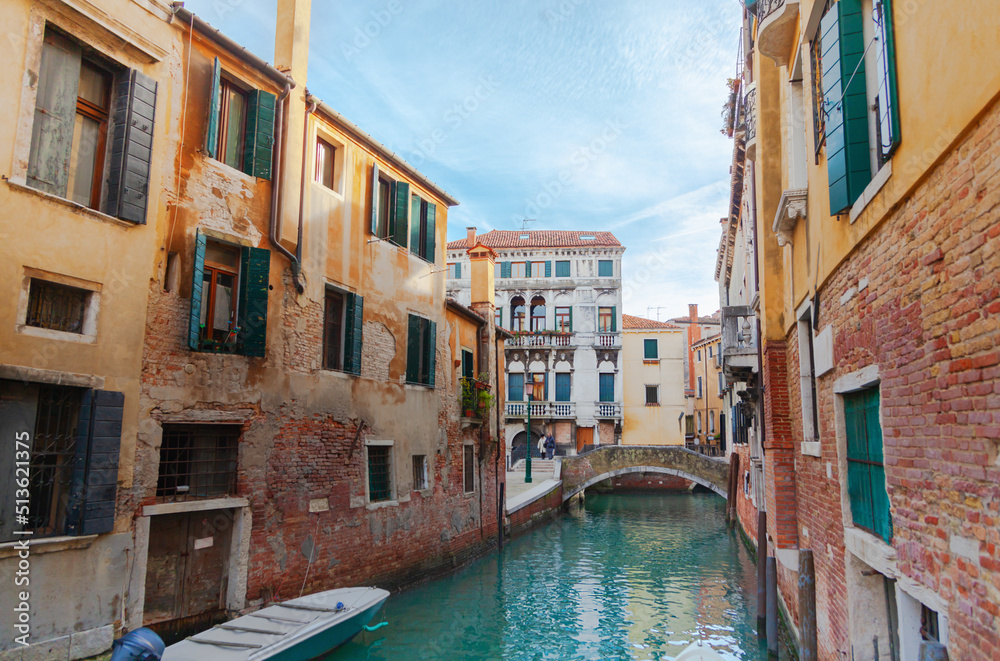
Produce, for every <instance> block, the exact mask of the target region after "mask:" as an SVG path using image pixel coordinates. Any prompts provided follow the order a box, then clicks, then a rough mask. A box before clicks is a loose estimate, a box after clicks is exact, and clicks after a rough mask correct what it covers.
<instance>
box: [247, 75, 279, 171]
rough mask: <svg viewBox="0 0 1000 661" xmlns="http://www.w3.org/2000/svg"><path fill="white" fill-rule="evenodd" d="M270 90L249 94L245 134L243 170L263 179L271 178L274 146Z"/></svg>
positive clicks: (272, 99)
mask: <svg viewBox="0 0 1000 661" xmlns="http://www.w3.org/2000/svg"><path fill="white" fill-rule="evenodd" d="M275 98H276V97H275V96H274V95H273V94H271V93H270V92H264V91H261V90H253V91H251V92H250V93H249V94H247V121H246V131H245V133H244V134H243V136H244V137H243V172H245V173H247V174H249V175H252V176H254V177H260V178H261V179H270V178H271V148H272V147H273V146H274V103H275Z"/></svg>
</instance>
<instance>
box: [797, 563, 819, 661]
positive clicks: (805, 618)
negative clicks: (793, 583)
mask: <svg viewBox="0 0 1000 661" xmlns="http://www.w3.org/2000/svg"><path fill="white" fill-rule="evenodd" d="M799 617H800V618H801V621H800V623H799V638H800V641H801V643H802V646H801V647H800V648H799V661H817V659H818V657H817V655H818V653H819V652H818V650H817V640H816V570H815V568H814V567H813V552H812V550H811V549H801V550H800V551H799Z"/></svg>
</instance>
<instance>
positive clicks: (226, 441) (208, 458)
mask: <svg viewBox="0 0 1000 661" xmlns="http://www.w3.org/2000/svg"><path fill="white" fill-rule="evenodd" d="M239 439H240V428H239V427H238V426H235V425H164V426H163V442H162V444H161V445H160V474H159V478H158V479H157V481H156V497H157V498H163V499H174V498H213V497H218V496H227V495H233V494H235V493H236V457H237V454H236V453H237V446H238V443H239Z"/></svg>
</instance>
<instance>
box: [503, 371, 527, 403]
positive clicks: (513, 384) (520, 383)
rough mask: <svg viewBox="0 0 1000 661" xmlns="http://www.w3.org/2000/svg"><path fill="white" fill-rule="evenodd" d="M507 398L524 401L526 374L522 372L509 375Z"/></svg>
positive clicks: (512, 400) (513, 400)
mask: <svg viewBox="0 0 1000 661" xmlns="http://www.w3.org/2000/svg"><path fill="white" fill-rule="evenodd" d="M507 399H508V400H509V401H511V402H523V401H524V374H522V373H521V372H515V373H513V374H508V375H507Z"/></svg>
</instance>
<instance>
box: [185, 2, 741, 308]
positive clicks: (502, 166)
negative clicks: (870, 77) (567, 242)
mask: <svg viewBox="0 0 1000 661" xmlns="http://www.w3.org/2000/svg"><path fill="white" fill-rule="evenodd" d="M276 4H277V0H189V1H188V2H187V3H186V6H187V8H188V9H190V10H191V11H193V12H195V13H196V14H198V15H199V16H201V17H202V18H204V19H205V20H206V21H208V22H209V23H211V24H212V25H214V26H215V27H217V28H220V29H221V30H222V31H223V32H224V33H225V34H226V35H228V36H229V37H232V38H233V39H235V40H236V41H238V42H239V43H241V44H244V45H246V46H247V48H248V49H249V50H251V51H253V52H254V53H256V54H258V55H259V56H261V57H263V58H264V59H266V60H268V61H273V59H274V55H273V54H274V16H275V10H276ZM740 6H741V5H740V2H739V0H698V1H696V2H693V1H691V0H684V1H681V0H610V1H609V0H504V1H502V2H501V1H500V0H492V1H487V0H474V1H469V0H465V1H461V0H419V1H418V0H371V1H365V2H362V1H354V0H352V1H346V0H337V1H333V2H330V1H326V2H324V1H323V0H314V1H313V7H312V27H311V45H310V61H309V80H308V87H309V90H310V91H311V92H312V93H314V94H315V95H317V96H319V97H320V98H322V99H323V100H324V101H326V102H327V103H328V104H329V105H331V106H332V107H333V108H336V109H337V110H338V111H340V112H341V113H343V114H344V115H345V116H346V117H348V118H350V119H351V120H352V121H353V122H355V123H356V124H357V125H358V126H360V127H361V128H362V129H364V130H365V131H367V132H369V133H370V134H371V135H373V136H374V137H375V138H376V139H377V140H379V141H380V142H382V143H383V144H385V145H386V146H388V147H389V148H390V149H392V150H393V151H395V152H396V153H397V154H400V155H401V156H402V157H403V158H405V159H406V160H408V161H409V162H410V163H412V164H413V165H415V166H416V167H417V168H418V169H419V170H420V171H421V172H423V173H424V174H425V175H427V176H428V177H429V178H430V179H431V180H433V181H434V182H436V183H437V184H439V185H440V186H441V187H442V188H444V189H445V190H447V191H448V192H449V193H451V194H452V195H453V196H455V197H456V198H457V199H458V200H459V201H460V202H461V205H460V206H458V207H454V208H452V209H451V211H450V212H449V218H448V237H449V239H457V238H461V237H463V236H464V235H465V228H466V227H467V226H470V225H475V226H476V227H478V228H479V231H480V232H484V231H487V230H489V229H520V228H521V220H522V219H524V218H534V219H535V222H533V223H529V224H528V227H529V229H582V230H587V229H590V230H610V231H612V232H614V233H615V235H616V236H617V237H618V239H619V240H620V241H621V242H622V244H623V245H625V246H626V248H627V250H626V252H625V256H624V261H623V269H622V276H623V288H624V297H625V312H627V313H629V314H635V315H639V316H649V317H651V318H654V319H655V318H656V315H657V311H656V310H649V307H651V306H652V307H657V306H662V307H664V308H666V309H664V310H661V311H660V312H659V314H660V318H661V319H665V318H667V317H674V316H680V315H683V314H686V313H687V304H688V303H698V304H699V305H700V307H701V310H702V311H703V312H710V311H713V310H715V309H716V308H717V307H718V289H717V284H716V283H715V281H714V279H713V276H714V268H715V250H716V248H717V246H718V242H719V231H720V230H719V218H721V217H723V216H724V215H725V214H726V205H727V196H728V190H729V187H728V179H729V164H730V159H731V156H732V143H731V141H730V140H729V139H727V138H726V137H724V136H723V135H721V134H720V133H719V128H720V127H721V126H722V120H721V117H720V111H721V108H722V105H723V102H724V101H725V97H726V85H725V83H726V78H727V77H730V76H733V75H735V72H736V51H737V46H738V39H739V20H740Z"/></svg>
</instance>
